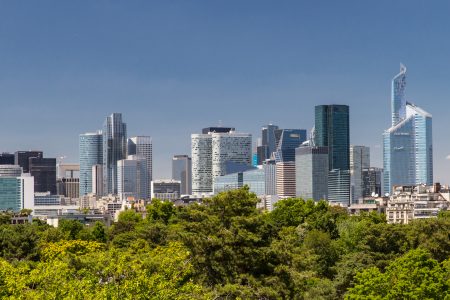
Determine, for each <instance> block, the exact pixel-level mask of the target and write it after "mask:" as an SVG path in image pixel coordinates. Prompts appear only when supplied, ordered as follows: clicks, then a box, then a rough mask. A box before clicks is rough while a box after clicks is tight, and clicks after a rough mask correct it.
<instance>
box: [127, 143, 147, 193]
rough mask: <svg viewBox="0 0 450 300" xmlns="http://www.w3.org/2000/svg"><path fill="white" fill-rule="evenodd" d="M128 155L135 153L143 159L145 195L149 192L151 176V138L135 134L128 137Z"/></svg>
mask: <svg viewBox="0 0 450 300" xmlns="http://www.w3.org/2000/svg"><path fill="white" fill-rule="evenodd" d="M127 148H128V149H127V152H128V155H137V156H139V157H141V158H142V159H144V160H145V165H146V168H147V193H146V194H147V195H148V196H149V195H150V193H151V190H150V189H151V182H152V178H153V146H152V138H151V137H149V136H135V137H132V138H129V139H128V142H127Z"/></svg>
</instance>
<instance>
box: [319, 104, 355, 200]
mask: <svg viewBox="0 0 450 300" xmlns="http://www.w3.org/2000/svg"><path fill="white" fill-rule="evenodd" d="M349 120H350V119H349V107H348V106H347V105H336V104H332V105H318V106H316V107H315V126H314V143H313V144H314V145H315V146H317V147H328V171H329V174H328V176H329V178H328V199H329V201H332V202H339V203H341V204H342V205H345V206H347V205H349V204H350V126H349V125H350V124H349Z"/></svg>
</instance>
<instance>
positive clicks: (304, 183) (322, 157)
mask: <svg viewBox="0 0 450 300" xmlns="http://www.w3.org/2000/svg"><path fill="white" fill-rule="evenodd" d="M295 179H296V180H295V185H296V195H297V196H298V197H300V198H303V199H305V200H307V199H313V200H315V201H319V200H322V199H323V200H326V199H328V148H327V147H312V146H304V147H299V148H297V149H295Z"/></svg>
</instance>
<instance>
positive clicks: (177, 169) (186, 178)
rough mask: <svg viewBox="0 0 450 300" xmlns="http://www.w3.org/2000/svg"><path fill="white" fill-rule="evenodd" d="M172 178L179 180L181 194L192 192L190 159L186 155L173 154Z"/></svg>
mask: <svg viewBox="0 0 450 300" xmlns="http://www.w3.org/2000/svg"><path fill="white" fill-rule="evenodd" d="M172 179H173V180H178V181H180V183H181V195H190V194H192V160H191V158H190V157H189V156H188V155H174V157H173V158H172Z"/></svg>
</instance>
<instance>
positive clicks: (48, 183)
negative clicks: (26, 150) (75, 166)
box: [29, 157, 56, 195]
mask: <svg viewBox="0 0 450 300" xmlns="http://www.w3.org/2000/svg"><path fill="white" fill-rule="evenodd" d="M29 168H30V174H31V176H33V177H34V191H35V192H36V193H45V192H50V194H52V195H56V158H40V157H30V159H29Z"/></svg>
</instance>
